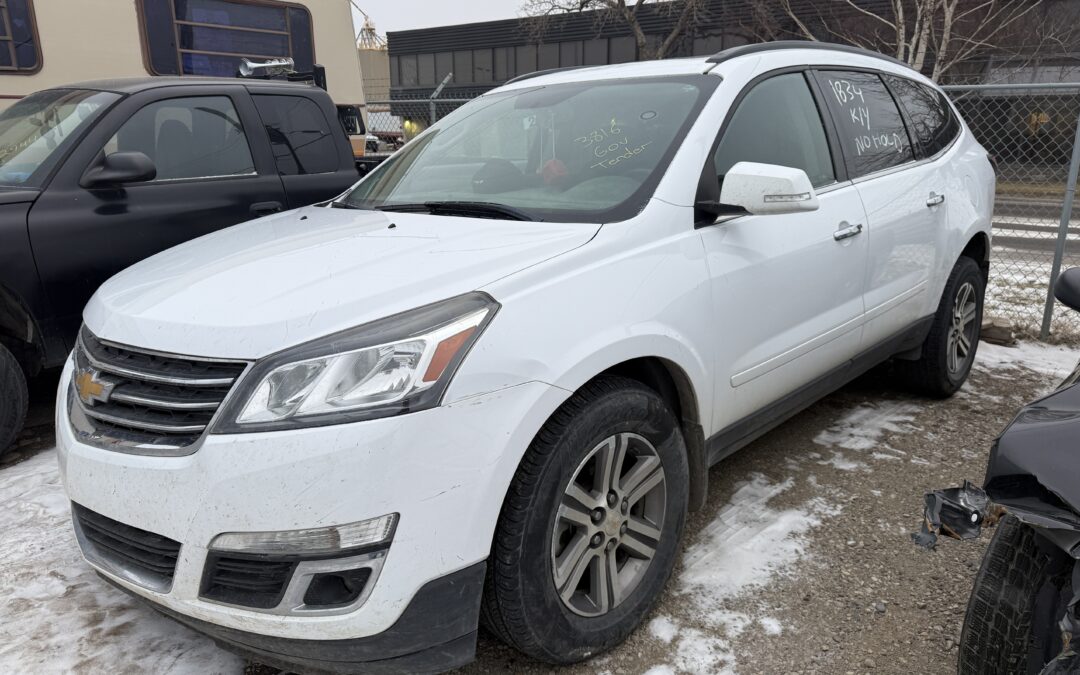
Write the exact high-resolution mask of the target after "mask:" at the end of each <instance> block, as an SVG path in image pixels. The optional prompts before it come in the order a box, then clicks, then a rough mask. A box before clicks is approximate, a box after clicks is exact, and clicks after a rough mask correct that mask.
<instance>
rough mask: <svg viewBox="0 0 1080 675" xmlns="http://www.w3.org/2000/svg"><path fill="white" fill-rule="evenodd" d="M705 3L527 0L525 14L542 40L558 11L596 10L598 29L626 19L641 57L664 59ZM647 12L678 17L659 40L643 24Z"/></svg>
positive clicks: (697, 0) (531, 31)
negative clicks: (652, 36)
mask: <svg viewBox="0 0 1080 675" xmlns="http://www.w3.org/2000/svg"><path fill="white" fill-rule="evenodd" d="M704 4H705V0H653V1H652V2H650V1H649V0H526V1H525V4H524V5H522V7H521V15H522V17H523V22H524V25H525V27H526V29H527V31H528V33H529V34H530V36H531V37H532V38H534V39H536V40H540V41H542V40H544V39H545V37H547V36H548V33H549V32H550V31H551V28H552V25H553V24H552V19H554V18H555V17H557V16H558V15H561V14H572V13H581V12H592V13H594V18H595V19H596V22H597V28H598V31H599V30H601V29H603V27H604V26H606V25H608V24H612V23H622V24H624V25H625V26H626V27H628V28H629V29H630V32H631V34H632V35H633V36H634V41H635V42H636V43H637V49H638V55H639V58H641V59H662V58H664V57H665V56H668V55H669V54H670V53H671V50H672V48H673V47H675V46H676V45H677V44H678V41H679V39H680V38H682V37H683V36H685V35H686V33H687V30H688V29H689V28H690V27H691V26H692V25H693V24H694V22H695V21H696V20H697V18H698V13H699V12H700V11H701V9H702V7H703V6H704ZM643 12H648V13H660V14H663V15H665V16H670V17H672V18H674V20H675V21H674V24H672V27H671V29H670V30H669V31H668V32H667V34H666V35H663V36H662V37H661V39H660V40H659V41H655V40H650V36H649V35H647V34H646V33H645V30H644V29H643V28H642V25H641V19H642V18H643Z"/></svg>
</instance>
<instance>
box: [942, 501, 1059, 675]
mask: <svg viewBox="0 0 1080 675" xmlns="http://www.w3.org/2000/svg"><path fill="white" fill-rule="evenodd" d="M1035 536H1036V535H1035V533H1034V532H1033V531H1032V529H1031V528H1030V527H1028V526H1027V525H1024V524H1023V523H1021V522H1020V521H1019V520H1017V519H1016V518H1015V517H1014V516H1008V517H1006V518H1005V519H1004V520H1002V521H1001V523H1000V524H999V525H998V527H997V532H995V533H994V538H993V540H991V542H990V546H989V547H988V548H987V549H986V555H985V556H984V557H983V561H982V566H981V567H980V568H979V573H978V574H977V575H976V577H975V586H974V588H972V589H971V597H970V599H969V600H968V606H967V615H966V616H965V617H964V629H963V631H962V632H961V634H960V654H959V661H958V663H957V673H958V675H984V674H985V673H1032V674H1034V673H1038V672H1040V671H1041V670H1042V668H1043V665H1044V664H1045V663H1047V662H1048V661H1049V660H1050V659H1052V658H1054V657H1055V656H1056V655H1057V654H1058V652H1060V651H1061V633H1060V630H1059V629H1058V627H1057V622H1058V621H1059V620H1060V619H1061V617H1062V616H1063V615H1064V613H1065V607H1066V606H1067V605H1068V601H1069V599H1070V598H1071V596H1072V593H1071V590H1070V588H1069V587H1070V585H1071V584H1070V583H1069V574H1068V570H1069V566H1067V565H1066V566H1055V565H1054V563H1053V562H1052V561H1051V559H1050V558H1049V557H1047V556H1046V555H1045V554H1044V553H1042V552H1041V551H1040V550H1039V547H1038V544H1037V542H1036V539H1035Z"/></svg>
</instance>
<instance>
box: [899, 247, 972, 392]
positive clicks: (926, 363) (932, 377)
mask: <svg viewBox="0 0 1080 675" xmlns="http://www.w3.org/2000/svg"><path fill="white" fill-rule="evenodd" d="M984 291H985V284H984V283H983V276H982V271H981V270H980V269H979V265H978V263H976V262H975V261H974V260H972V259H971V258H968V257H966V256H961V257H960V259H959V260H957V261H956V265H955V266H954V267H953V269H952V272H950V273H949V278H948V280H947V281H946V282H945V291H944V293H942V296H941V302H940V303H939V304H938V309H937V313H935V314H934V322H933V324H932V325H931V327H930V333H929V334H928V335H927V336H926V340H925V341H924V342H923V345H922V356H921V357H920V358H919V360H918V361H900V362H899V363H898V366H899V367H900V368H901V369H902V371H904V374H905V375H906V377H907V380H908V382H909V383H910V385H911V386H912V388H913V389H915V390H916V391H918V392H919V393H921V394H924V395H927V396H933V397H936V398H947V397H949V396H952V395H953V394H955V393H956V392H957V390H959V389H960V387H961V386H963V384H964V382H965V381H966V380H967V377H968V374H969V373H970V372H971V364H972V363H974V362H975V352H976V350H977V349H978V348H979V335H980V334H981V332H982V314H983V293H984Z"/></svg>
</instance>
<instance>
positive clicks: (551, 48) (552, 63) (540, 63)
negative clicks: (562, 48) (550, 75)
mask: <svg viewBox="0 0 1080 675" xmlns="http://www.w3.org/2000/svg"><path fill="white" fill-rule="evenodd" d="M537 54H538V56H537V59H536V67H537V69H538V70H549V69H551V68H558V67H559V45H558V43H556V44H548V45H540V46H539V47H538V48H537Z"/></svg>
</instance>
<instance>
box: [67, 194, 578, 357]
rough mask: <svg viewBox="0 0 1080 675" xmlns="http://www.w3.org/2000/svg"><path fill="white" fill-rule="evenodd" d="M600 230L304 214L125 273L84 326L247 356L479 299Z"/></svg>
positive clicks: (123, 337) (148, 344)
mask: <svg viewBox="0 0 1080 675" xmlns="http://www.w3.org/2000/svg"><path fill="white" fill-rule="evenodd" d="M148 227H152V224H149V225H148ZM598 228H599V225H595V224H567V223H531V222H518V221H504V220H490V219H480V218H459V217H446V216H432V215H426V214H409V213H383V212H380V211H357V210H347V209H330V208H323V207H306V208H302V209H297V210H295V211H289V212H286V213H282V214H277V215H274V216H270V217H267V218H261V219H259V220H254V221H251V222H248V223H244V224H241V225H236V226H233V227H231V228H228V229H225V230H221V231H219V232H215V233H213V234H210V235H207V236H204V237H200V238H199V239H195V240H192V241H189V242H187V243H185V244H181V245H180V246H177V247H175V248H172V249H169V250H167V251H165V252H163V253H159V254H157V255H155V256H153V257H151V258H148V259H146V260H144V261H142V262H140V263H138V264H136V265H134V266H132V267H129V268H128V269H126V270H124V271H123V272H121V273H119V274H117V275H116V276H114V277H113V278H112V279H110V280H109V281H107V282H106V283H105V284H104V285H103V286H102V287H101V288H100V289H99V290H98V292H97V293H96V294H95V295H94V297H93V298H92V299H91V300H90V303H89V304H88V305H87V307H86V310H85V312H84V319H85V321H86V324H87V326H88V327H89V328H90V330H91V331H93V332H94V333H95V334H96V335H98V336H99V337H102V338H104V339H107V340H112V341H114V342H118V343H121V344H127V345H132V346H138V347H144V348H150V349H155V350H158V351H164V352H170V353H177V354H188V355H193V356H210V357H219V358H240V359H254V358H259V357H261V356H265V355H267V354H270V353H272V352H275V351H279V350H281V349H283V348H286V347H290V346H293V345H297V344H300V343H303V342H306V341H308V340H312V339H315V338H318V337H321V336H324V335H328V334H330V333H334V332H336V331H339V330H344V329H346V328H351V327H353V326H357V325H361V324H363V323H366V322H368V321H372V320H374V319H378V318H381V317H384V316H388V315H391V314H394V313H397V312H402V311H405V310H408V309H411V308H413V307H418V306H420V305H425V304H428V303H431V302H436V301H438V300H443V299H445V298H449V297H453V296H455V295H459V294H461V293H467V292H469V291H473V290H476V289H478V288H481V287H482V286H484V285H485V284H489V283H491V282H493V281H495V280H497V279H500V278H502V277H504V276H507V275H509V274H512V273H514V272H517V271H519V270H522V269H524V268H526V267H529V266H531V265H534V264H536V263H539V262H541V261H544V260H546V259H549V258H552V257H554V256H557V255H560V254H562V253H565V252H567V251H569V250H571V249H574V248H576V247H578V246H581V245H582V244H585V243H586V242H588V241H589V240H590V239H591V238H592V237H593V236H594V235H595V234H596V231H597V230H598Z"/></svg>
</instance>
